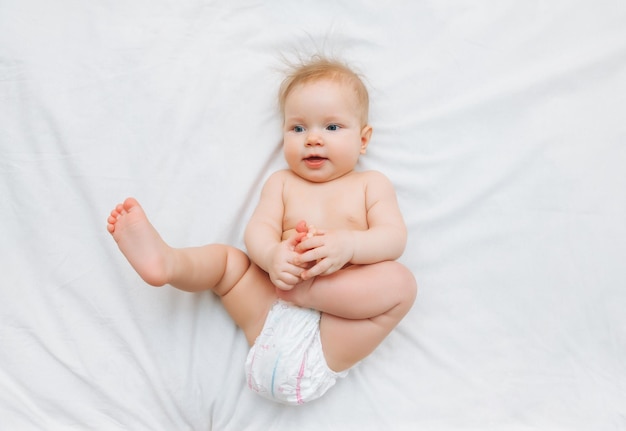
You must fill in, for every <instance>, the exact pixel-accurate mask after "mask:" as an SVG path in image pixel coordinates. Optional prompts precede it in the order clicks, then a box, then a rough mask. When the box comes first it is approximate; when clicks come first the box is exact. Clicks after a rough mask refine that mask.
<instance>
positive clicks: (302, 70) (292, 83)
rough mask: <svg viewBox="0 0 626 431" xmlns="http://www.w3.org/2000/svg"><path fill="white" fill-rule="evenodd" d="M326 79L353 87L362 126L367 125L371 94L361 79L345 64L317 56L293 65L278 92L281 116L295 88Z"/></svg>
mask: <svg viewBox="0 0 626 431" xmlns="http://www.w3.org/2000/svg"><path fill="white" fill-rule="evenodd" d="M324 79H328V80H331V81H335V82H340V83H346V84H349V85H351V86H352V88H353V90H354V94H355V95H356V97H357V102H358V104H359V107H360V108H361V122H362V125H363V126H364V125H366V124H367V122H368V116H369V94H368V92H367V88H366V87H365V84H363V81H362V79H361V77H360V76H359V75H358V74H357V73H356V72H354V71H353V70H352V69H350V67H348V66H347V65H346V64H345V63H343V62H341V61H339V60H335V59H331V58H327V57H324V56H322V55H315V56H313V57H312V58H311V59H310V60H308V61H306V62H304V61H303V62H301V63H300V64H297V65H291V71H290V72H289V73H288V74H287V76H286V77H285V79H284V80H283V82H282V84H281V85H280V89H279V92H278V104H279V107H280V112H281V114H282V115H284V113H285V101H286V99H287V96H289V94H290V93H291V91H292V90H293V89H294V88H295V87H297V86H298V85H301V84H306V83H310V82H315V81H321V80H324Z"/></svg>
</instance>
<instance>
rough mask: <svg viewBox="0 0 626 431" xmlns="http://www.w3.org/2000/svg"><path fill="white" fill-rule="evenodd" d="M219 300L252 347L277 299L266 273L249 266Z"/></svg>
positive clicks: (256, 267)
mask: <svg viewBox="0 0 626 431" xmlns="http://www.w3.org/2000/svg"><path fill="white" fill-rule="evenodd" d="M221 299H222V304H223V305H224V308H225V309H226V311H227V312H228V314H229V315H230V317H231V318H232V319H233V320H234V321H235V323H236V324H237V326H239V327H240V328H241V329H242V330H243V332H244V334H245V335H246V339H247V340H248V344H249V345H252V344H254V340H256V338H257V336H258V335H259V334H260V333H261V330H262V329H263V324H264V323H265V318H266V317H267V314H268V312H269V310H270V309H271V308H272V305H273V304H274V302H276V300H277V299H278V297H277V296H276V289H275V287H274V285H273V284H272V282H271V280H270V278H269V276H268V275H267V273H266V272H265V271H263V270H262V269H261V268H259V267H258V266H257V265H255V264H251V265H250V268H248V270H247V271H246V273H245V274H244V275H243V277H241V279H240V280H239V281H238V282H237V284H235V286H234V287H233V288H232V289H231V290H230V291H229V292H228V294H226V295H224V296H222V297H221Z"/></svg>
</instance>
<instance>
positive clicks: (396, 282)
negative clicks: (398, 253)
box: [387, 261, 417, 311]
mask: <svg viewBox="0 0 626 431" xmlns="http://www.w3.org/2000/svg"><path fill="white" fill-rule="evenodd" d="M387 264H388V265H389V268H388V269H389V271H388V272H389V274H390V278H389V281H390V286H393V289H394V290H395V292H396V294H397V295H398V301H399V302H400V303H401V305H403V308H406V310H407V311H408V309H409V308H411V306H412V305H413V302H415V297H416V296H417V281H416V280H415V276H414V275H413V273H412V272H411V271H410V270H409V268H407V267H406V266H404V265H403V264H401V263H400V262H396V261H390V262H387Z"/></svg>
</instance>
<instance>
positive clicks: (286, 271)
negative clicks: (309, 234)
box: [244, 171, 306, 289]
mask: <svg viewBox="0 0 626 431" xmlns="http://www.w3.org/2000/svg"><path fill="white" fill-rule="evenodd" d="M283 179H284V172H280V171H279V172H276V173H274V174H272V175H271V176H270V178H269V179H268V180H267V182H266V183H265V185H264V186H263V190H262V191H261V197H260V199H259V203H258V205H257V207H256V209H255V210H254V213H253V214H252V217H251V218H250V221H249V222H248V225H247V227H246V231H245V234H244V239H245V243H246V248H247V250H248V255H249V256H250V259H252V261H253V262H254V263H255V264H257V265H258V266H259V267H261V268H262V269H263V270H264V271H266V272H267V273H268V274H269V276H270V279H271V280H272V283H274V285H275V286H276V287H278V288H280V289H291V288H292V287H293V286H294V285H295V284H296V283H298V282H299V281H301V279H300V274H301V273H302V271H303V268H302V267H300V266H298V265H296V264H294V261H295V258H296V255H297V254H298V253H296V251H295V247H296V245H297V244H298V243H299V242H300V239H301V238H302V237H303V236H304V235H306V232H299V233H297V234H295V235H294V236H292V237H291V238H289V239H287V240H285V241H283V240H282V233H283V230H282V220H283V213H284V206H283V198H282V193H283Z"/></svg>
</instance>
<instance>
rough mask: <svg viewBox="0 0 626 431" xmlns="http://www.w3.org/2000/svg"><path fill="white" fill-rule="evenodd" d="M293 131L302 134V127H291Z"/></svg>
mask: <svg viewBox="0 0 626 431" xmlns="http://www.w3.org/2000/svg"><path fill="white" fill-rule="evenodd" d="M293 131H294V132H296V133H302V132H304V127H302V126H294V127H293Z"/></svg>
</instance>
